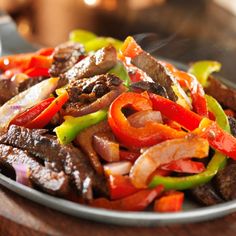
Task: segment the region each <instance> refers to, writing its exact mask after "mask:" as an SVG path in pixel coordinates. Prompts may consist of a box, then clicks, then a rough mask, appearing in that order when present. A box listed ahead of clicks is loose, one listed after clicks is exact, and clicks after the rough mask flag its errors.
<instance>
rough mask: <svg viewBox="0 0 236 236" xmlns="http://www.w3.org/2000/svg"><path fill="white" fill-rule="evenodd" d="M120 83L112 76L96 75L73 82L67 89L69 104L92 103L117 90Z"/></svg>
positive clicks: (118, 79) (119, 80) (120, 81)
mask: <svg viewBox="0 0 236 236" xmlns="http://www.w3.org/2000/svg"><path fill="white" fill-rule="evenodd" d="M121 83H122V80H121V79H120V78H118V77H117V76H115V75H112V74H105V75H96V76H93V77H91V78H88V79H87V78H84V79H80V80H76V81H73V82H71V83H70V84H69V86H68V88H67V92H68V94H69V97H70V99H69V102H81V103H90V102H93V101H95V100H97V98H100V97H102V96H103V95H105V94H106V93H108V92H109V91H111V90H113V89H117V86H119V85H120V84H121Z"/></svg>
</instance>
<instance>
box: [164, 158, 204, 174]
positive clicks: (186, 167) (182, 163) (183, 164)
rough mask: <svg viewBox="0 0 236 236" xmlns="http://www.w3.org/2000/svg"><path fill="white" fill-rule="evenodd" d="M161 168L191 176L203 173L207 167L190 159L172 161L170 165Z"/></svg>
mask: <svg viewBox="0 0 236 236" xmlns="http://www.w3.org/2000/svg"><path fill="white" fill-rule="evenodd" d="M160 168H161V169H163V170H170V171H174V172H180V173H190V174H196V173H201V172H203V171H204V170H205V166H204V164H203V163H202V162H197V161H192V160H190V159H189V160H188V159H180V160H178V161H172V162H170V163H168V164H165V165H162V166H161V167H160Z"/></svg>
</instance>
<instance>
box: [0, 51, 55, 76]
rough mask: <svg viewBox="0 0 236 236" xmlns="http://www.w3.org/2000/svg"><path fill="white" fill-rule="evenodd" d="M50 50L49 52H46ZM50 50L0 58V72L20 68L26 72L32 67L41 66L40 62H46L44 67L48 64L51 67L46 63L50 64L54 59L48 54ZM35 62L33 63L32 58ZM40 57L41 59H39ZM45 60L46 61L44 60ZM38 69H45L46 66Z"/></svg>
mask: <svg viewBox="0 0 236 236" xmlns="http://www.w3.org/2000/svg"><path fill="white" fill-rule="evenodd" d="M47 50H48V52H46V51H47ZM49 52H50V50H49V49H45V51H44V50H43V49H41V50H39V51H37V52H33V53H24V54H16V55H9V56H4V57H1V58H0V70H2V71H6V70H9V69H13V68H18V69H22V70H26V69H29V68H31V67H33V66H32V65H36V64H37V65H39V64H40V63H39V61H41V64H42V61H44V63H43V64H44V65H45V64H47V65H49V64H50V63H46V62H45V61H46V60H47V61H48V62H52V57H51V56H48V55H47V54H49ZM34 57H35V59H33V62H31V61H32V58H34ZM38 57H39V59H37V58H38ZM43 58H44V60H43ZM37 67H45V66H37ZM49 67H50V66H47V68H49Z"/></svg>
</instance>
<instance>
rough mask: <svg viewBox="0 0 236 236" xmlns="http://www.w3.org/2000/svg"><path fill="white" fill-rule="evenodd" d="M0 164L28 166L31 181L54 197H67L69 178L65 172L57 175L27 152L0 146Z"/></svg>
mask: <svg viewBox="0 0 236 236" xmlns="http://www.w3.org/2000/svg"><path fill="white" fill-rule="evenodd" d="M0 163H4V164H6V163H7V164H10V165H12V164H14V163H17V164H26V165H27V166H28V167H29V169H30V180H31V181H32V183H33V184H35V185H37V186H38V187H40V188H41V189H42V190H44V191H45V192H48V193H50V194H53V195H65V194H66V193H67V192H68V190H69V182H68V177H67V176H66V175H65V173H64V172H63V171H61V172H59V173H57V172H54V171H52V170H50V169H48V168H46V167H44V166H42V165H41V164H39V163H38V162H37V161H36V159H35V158H34V157H32V156H30V155H29V154H28V153H27V152H26V151H22V150H21V149H18V148H14V147H12V146H7V145H4V144H0Z"/></svg>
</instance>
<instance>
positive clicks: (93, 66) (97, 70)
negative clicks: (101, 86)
mask: <svg viewBox="0 0 236 236" xmlns="http://www.w3.org/2000/svg"><path fill="white" fill-rule="evenodd" d="M116 62H117V56H116V49H115V48H114V47H112V46H108V47H105V48H102V49H100V50H98V51H97V52H95V53H94V54H93V55H90V56H88V57H86V58H85V59H83V60H81V61H80V62H78V63H77V64H75V65H74V66H73V67H72V68H71V69H69V70H68V71H67V72H66V73H64V74H63V75H62V76H60V77H61V79H63V80H66V81H73V80H78V79H82V78H86V77H91V76H94V75H100V74H104V73H106V72H107V71H108V70H109V69H111V68H112V67H114V66H115V64H116Z"/></svg>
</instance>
